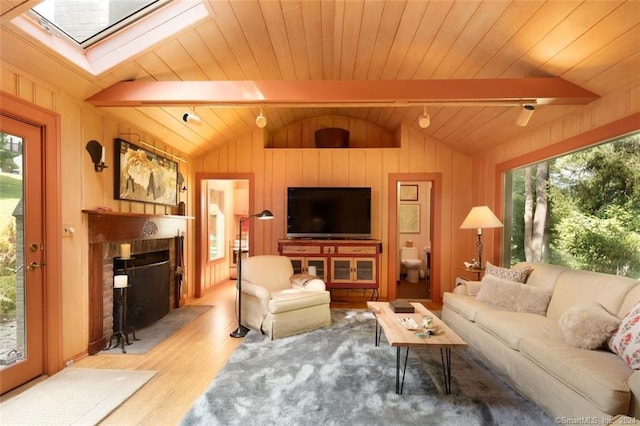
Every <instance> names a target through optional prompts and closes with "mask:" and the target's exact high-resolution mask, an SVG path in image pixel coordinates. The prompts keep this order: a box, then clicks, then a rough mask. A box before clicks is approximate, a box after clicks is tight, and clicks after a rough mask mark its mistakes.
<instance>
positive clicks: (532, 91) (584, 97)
mask: <svg viewBox="0 0 640 426" xmlns="http://www.w3.org/2000/svg"><path fill="white" fill-rule="evenodd" d="M598 98H599V96H598V95H596V94H594V93H592V92H590V91H588V90H586V89H583V88H582V87H580V86H577V85H575V84H573V83H570V82H568V81H566V80H564V79H562V78H558V77H553V78H523V79H477V80H473V79H468V80H455V79H454V80H305V81H303V80H289V81H285V80H264V81H251V80H243V81H122V82H119V83H116V84H114V85H112V86H110V87H108V88H106V89H104V90H102V91H100V92H98V93H96V94H95V95H93V96H91V97H89V98H87V99H86V101H87V102H88V103H90V104H92V105H95V106H98V107H142V106H156V107H159V106H209V107H216V106H217V107H237V106H265V107H268V106H272V107H285V106H287V107H318V106H342V107H347V106H353V107H361V106H411V105H416V104H417V105H429V104H443V105H446V104H454V105H464V104H467V103H468V104H472V105H480V106H482V105H492V104H495V105H517V104H525V103H532V104H538V105H541V104H542V105H584V104H588V103H590V102H592V101H594V100H596V99H598Z"/></svg>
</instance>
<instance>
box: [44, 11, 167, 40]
mask: <svg viewBox="0 0 640 426" xmlns="http://www.w3.org/2000/svg"><path fill="white" fill-rule="evenodd" d="M167 1H168V0H107V1H105V0H44V1H43V2H42V3H40V4H38V5H36V6H35V7H34V8H33V9H32V10H33V11H34V12H35V13H36V14H37V15H38V17H37V18H39V19H38V20H39V21H40V25H42V27H43V28H45V30H47V31H51V30H52V28H51V27H50V26H49V24H51V25H53V26H55V27H56V28H57V29H58V30H59V31H60V32H61V33H63V34H65V35H66V36H68V37H69V38H71V39H72V40H73V41H75V42H76V43H78V44H79V45H80V46H82V47H83V48H87V47H89V46H91V45H92V44H94V43H96V42H98V41H100V40H102V39H103V38H105V37H107V36H108V35H110V34H112V33H114V32H116V31H118V30H119V29H121V28H124V27H125V26H127V25H129V24H131V23H133V22H135V21H136V20H138V19H139V18H141V17H142V16H144V15H146V14H147V13H149V12H151V11H153V10H155V9H157V8H158V7H160V6H162V5H163V4H164V3H166V2H167Z"/></svg>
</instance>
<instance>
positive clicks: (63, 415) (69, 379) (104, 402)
mask: <svg viewBox="0 0 640 426" xmlns="http://www.w3.org/2000/svg"><path fill="white" fill-rule="evenodd" d="M155 374H156V372H155V371H147V370H109V369H104V370H103V369H93V368H66V369H64V370H62V371H60V372H59V373H57V374H54V375H53V376H51V377H49V378H47V379H46V380H43V381H42V382H40V383H38V384H37V385H34V386H33V387H31V388H29V389H27V390H26V391H24V392H22V393H20V394H18V395H16V396H14V397H12V398H11V399H9V400H7V401H5V402H3V403H2V404H0V413H2V414H1V415H0V419H1V420H0V423H1V424H2V425H37V426H41V425H95V424H97V423H98V422H100V420H102V419H103V418H104V417H106V416H107V415H108V414H109V413H111V412H112V411H113V410H114V409H116V408H117V407H118V406H120V405H121V404H122V403H123V402H124V401H126V400H127V399H128V398H129V397H130V396H131V395H133V394H134V393H135V392H136V391H137V390H138V389H140V388H141V387H142V386H143V385H144V384H145V383H147V382H148V381H149V380H150V379H151V378H152V377H153V376H154V375H155Z"/></svg>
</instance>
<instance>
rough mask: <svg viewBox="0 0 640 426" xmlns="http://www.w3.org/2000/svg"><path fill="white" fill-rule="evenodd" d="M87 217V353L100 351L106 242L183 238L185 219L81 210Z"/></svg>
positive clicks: (104, 339) (101, 343)
mask: <svg viewBox="0 0 640 426" xmlns="http://www.w3.org/2000/svg"><path fill="white" fill-rule="evenodd" d="M82 212H83V213H85V214H86V215H87V218H88V236H89V237H88V240H89V259H88V261H89V262H88V263H89V346H88V348H87V350H88V353H89V354H95V353H98V352H99V351H101V350H102V349H104V347H105V345H106V339H107V336H105V335H104V332H103V314H104V312H103V297H104V295H103V284H104V283H103V258H104V245H105V244H106V243H118V242H124V241H137V240H152V239H165V238H176V237H181V236H184V235H185V233H186V230H187V221H188V220H189V219H193V217H189V216H174V215H151V214H140V213H122V212H113V211H108V210H83V211H82Z"/></svg>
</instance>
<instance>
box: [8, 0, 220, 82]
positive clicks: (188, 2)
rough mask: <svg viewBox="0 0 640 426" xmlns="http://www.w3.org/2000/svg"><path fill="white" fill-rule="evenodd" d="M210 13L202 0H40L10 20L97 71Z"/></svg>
mask: <svg viewBox="0 0 640 426" xmlns="http://www.w3.org/2000/svg"><path fill="white" fill-rule="evenodd" d="M2 1H4V0H0V2H2ZM210 13H213V12H212V11H211V9H210V8H209V7H207V4H206V3H205V2H204V0H44V1H41V2H39V3H37V5H36V6H34V7H33V8H32V9H28V11H27V12H26V13H22V14H21V15H18V16H16V17H14V18H13V19H11V21H10V22H11V24H12V25H14V26H15V27H16V28H18V29H19V30H21V31H23V32H25V33H26V34H28V35H29V36H30V37H32V38H33V39H34V40H35V41H36V42H37V43H39V44H40V45H41V46H42V47H43V48H45V49H48V50H51V51H53V52H55V53H57V54H58V55H60V56H62V57H63V58H65V59H66V60H68V61H69V62H71V63H73V64H74V65H76V66H78V67H80V68H82V69H83V70H85V71H87V72H88V73H90V74H92V75H96V76H97V75H101V74H103V73H104V72H106V71H108V70H110V69H111V68H113V67H115V66H117V65H118V64H121V63H122V62H124V61H126V60H128V59H130V58H132V57H133V56H134V55H137V54H139V53H141V52H144V51H145V50H148V49H151V48H152V47H153V46H154V45H156V44H158V43H160V42H161V41H162V40H164V39H167V38H169V37H172V36H174V35H175V34H177V33H178V32H180V31H182V30H184V29H185V28H188V27H190V26H193V25H196V24H197V23H198V22H201V21H202V20H204V19H206V18H207V17H209V16H210Z"/></svg>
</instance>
